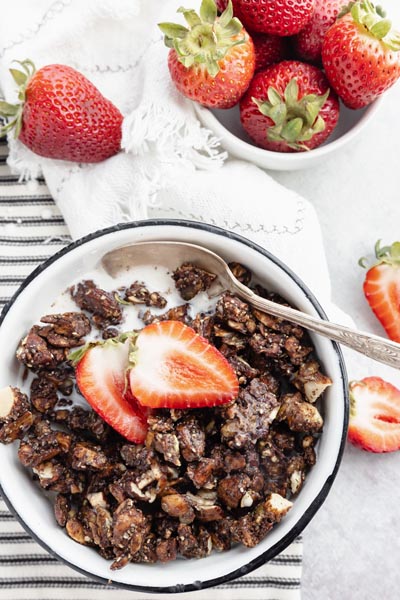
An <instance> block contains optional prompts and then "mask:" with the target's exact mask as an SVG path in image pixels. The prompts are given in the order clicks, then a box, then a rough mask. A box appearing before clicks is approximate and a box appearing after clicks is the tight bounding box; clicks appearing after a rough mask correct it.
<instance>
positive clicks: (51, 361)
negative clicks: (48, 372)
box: [16, 325, 66, 369]
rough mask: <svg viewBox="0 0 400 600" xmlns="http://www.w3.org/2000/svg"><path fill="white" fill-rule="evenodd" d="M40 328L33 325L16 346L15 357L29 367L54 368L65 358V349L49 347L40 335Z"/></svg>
mask: <svg viewBox="0 0 400 600" xmlns="http://www.w3.org/2000/svg"><path fill="white" fill-rule="evenodd" d="M41 329H42V328H41V327H38V326H37V325H34V326H33V327H32V328H31V330H30V331H29V333H28V335H27V336H26V337H24V339H23V340H22V341H21V342H20V344H19V346H18V348H17V352H16V357H17V359H18V360H19V361H20V362H22V363H23V364H24V365H26V366H27V367H29V368H30V369H40V368H42V367H46V368H54V367H56V366H57V365H59V364H60V363H62V362H64V361H65V360H66V354H65V349H62V348H53V347H51V346H50V345H49V343H48V342H47V340H45V339H44V338H43V337H41V336H40V330H41Z"/></svg>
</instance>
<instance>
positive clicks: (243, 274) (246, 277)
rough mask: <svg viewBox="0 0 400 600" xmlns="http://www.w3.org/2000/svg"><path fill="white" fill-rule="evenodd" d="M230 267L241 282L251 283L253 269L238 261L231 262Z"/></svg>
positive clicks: (244, 283)
mask: <svg viewBox="0 0 400 600" xmlns="http://www.w3.org/2000/svg"><path fill="white" fill-rule="evenodd" d="M228 267H229V268H230V270H231V271H232V274H233V275H234V276H235V277H236V279H237V280H238V281H240V283H243V285H249V283H250V281H251V271H250V269H248V268H247V267H245V266H244V265H241V264H240V263H238V262H230V263H229V264H228Z"/></svg>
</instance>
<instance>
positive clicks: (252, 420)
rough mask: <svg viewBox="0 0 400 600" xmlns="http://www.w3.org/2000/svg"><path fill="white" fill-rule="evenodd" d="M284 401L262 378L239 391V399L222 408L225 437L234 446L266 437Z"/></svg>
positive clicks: (238, 446)
mask: <svg viewBox="0 0 400 600" xmlns="http://www.w3.org/2000/svg"><path fill="white" fill-rule="evenodd" d="M279 405H280V402H279V400H278V399H277V397H276V396H275V395H274V394H271V393H270V392H269V391H268V388H267V386H266V385H265V384H264V383H262V381H260V380H259V379H253V380H252V382H251V383H250V385H249V386H247V387H246V388H244V389H241V390H240V391H239V396H238V398H237V400H236V402H234V403H232V404H231V405H229V406H227V407H226V408H224V409H222V416H223V418H224V421H225V422H224V424H223V425H222V427H221V435H222V439H223V440H225V442H226V443H227V445H228V446H229V447H230V448H244V447H246V446H248V445H251V444H255V443H256V442H257V440H259V439H263V438H265V437H266V435H267V434H268V431H269V426H270V424H271V423H272V421H273V420H274V419H275V417H276V415H277V413H278V410H279Z"/></svg>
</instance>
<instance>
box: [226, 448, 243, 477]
mask: <svg viewBox="0 0 400 600" xmlns="http://www.w3.org/2000/svg"><path fill="white" fill-rule="evenodd" d="M245 467H246V457H245V456H243V454H240V452H232V451H231V450H227V451H226V452H225V454H224V468H225V471H226V473H232V471H243V470H244V469H245Z"/></svg>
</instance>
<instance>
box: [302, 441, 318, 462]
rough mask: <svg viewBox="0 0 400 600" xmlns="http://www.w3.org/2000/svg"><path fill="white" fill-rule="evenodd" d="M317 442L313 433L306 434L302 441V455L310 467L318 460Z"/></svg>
mask: <svg viewBox="0 0 400 600" xmlns="http://www.w3.org/2000/svg"><path fill="white" fill-rule="evenodd" d="M315 443H316V438H314V437H313V436H312V435H306V436H304V437H303V439H302V441H301V447H302V455H303V457H304V461H305V463H306V465H308V466H309V467H313V466H314V465H315V463H316V462H317V456H316V454H315V450H314V445H315Z"/></svg>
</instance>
